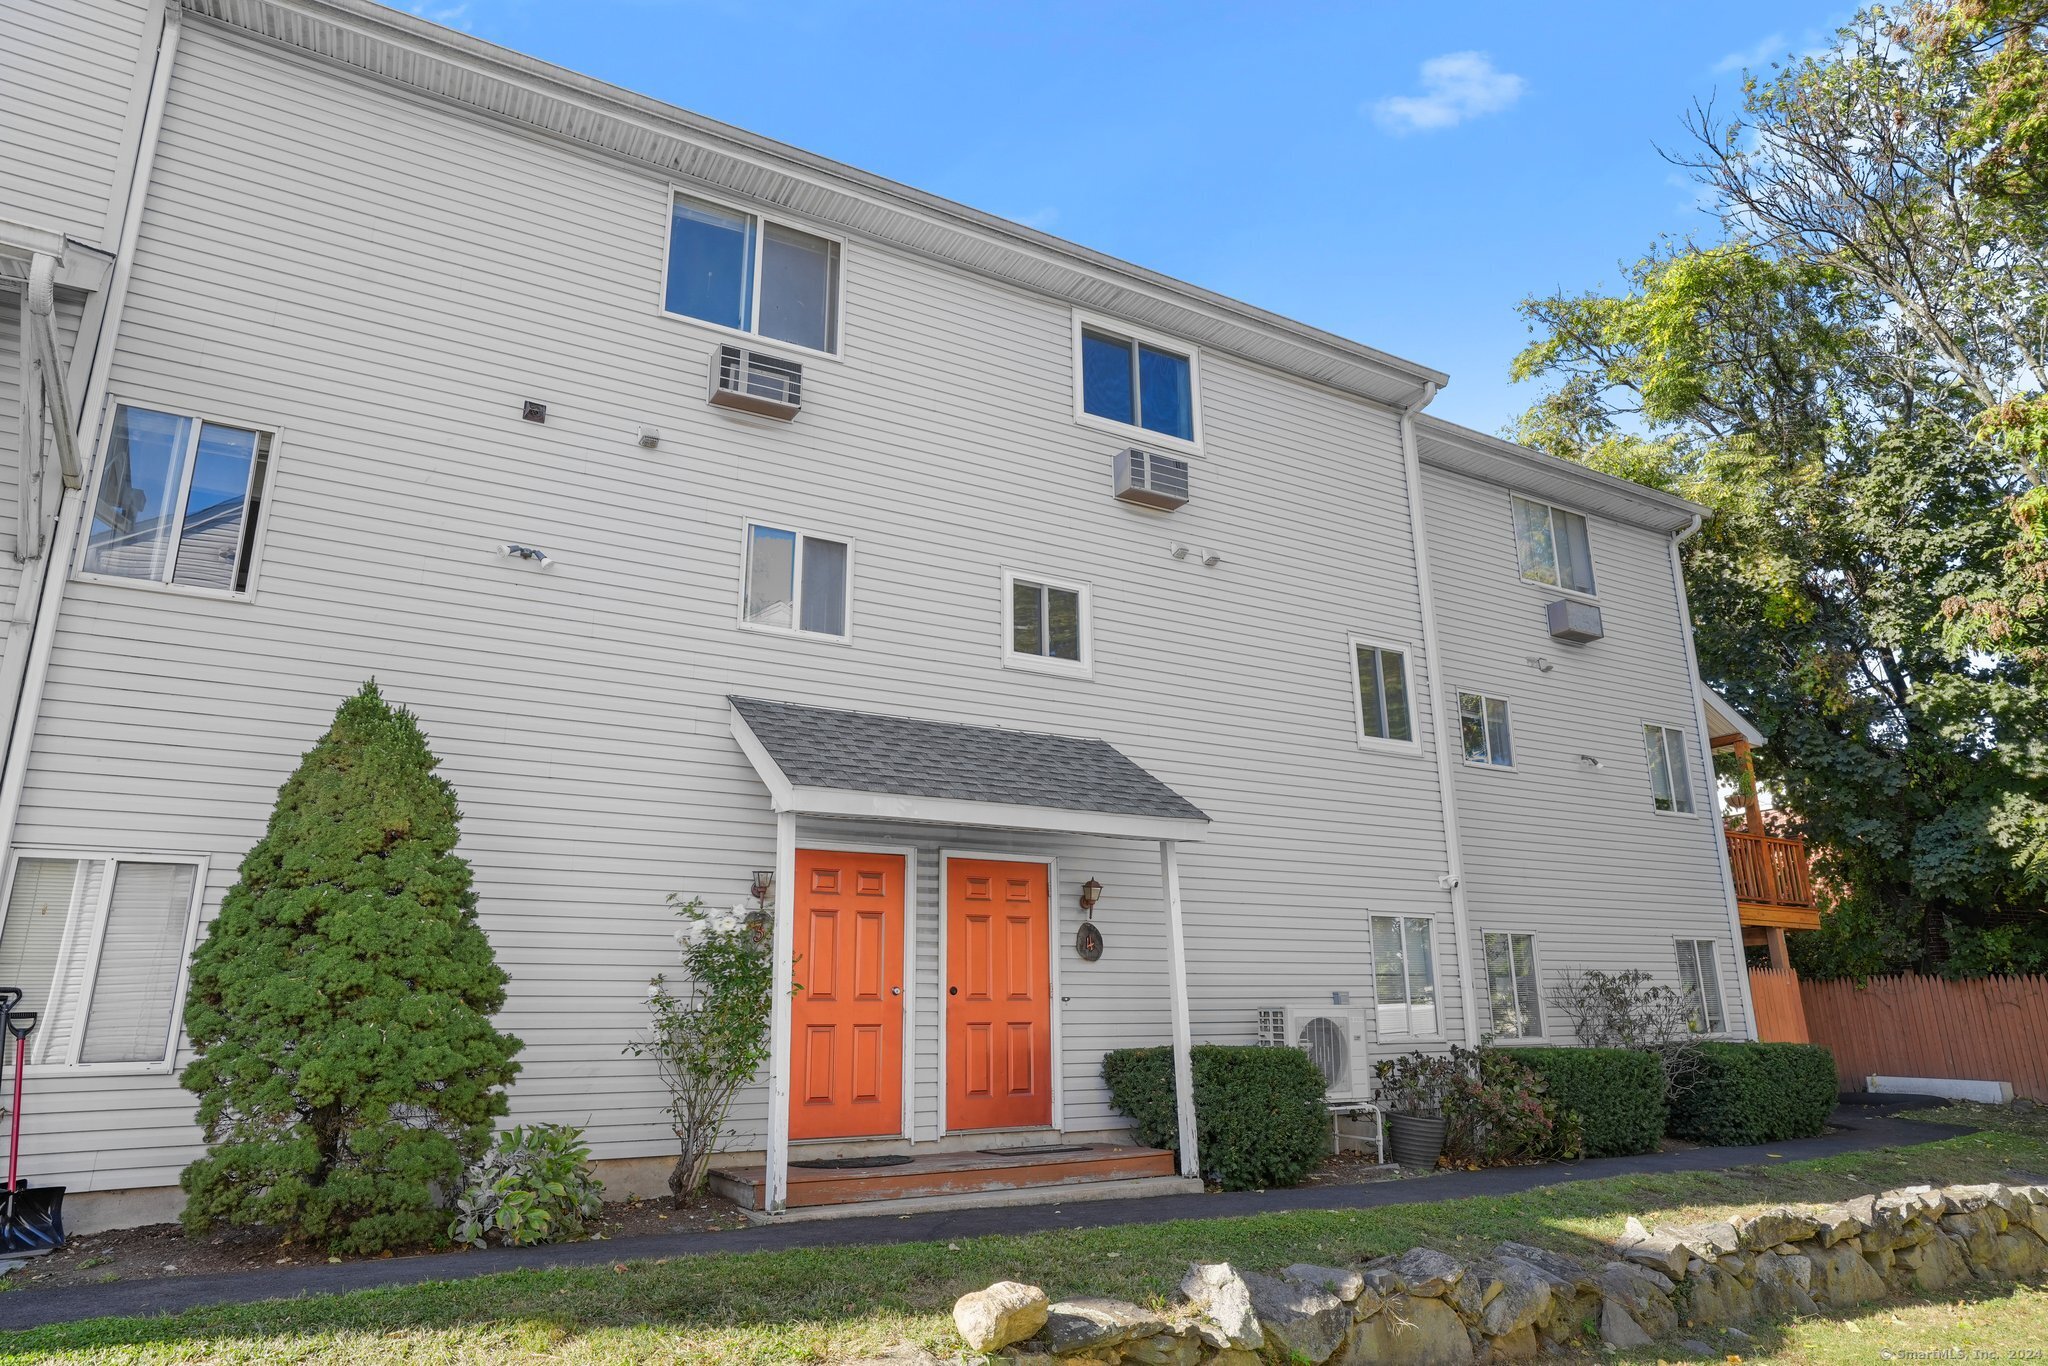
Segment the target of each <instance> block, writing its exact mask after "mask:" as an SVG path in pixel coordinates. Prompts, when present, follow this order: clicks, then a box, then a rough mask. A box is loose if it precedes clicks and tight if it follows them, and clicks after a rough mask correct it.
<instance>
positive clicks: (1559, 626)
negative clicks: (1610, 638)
mask: <svg viewBox="0 0 2048 1366" xmlns="http://www.w3.org/2000/svg"><path fill="white" fill-rule="evenodd" d="M1543 610H1544V612H1545V613H1546V617H1545V620H1546V622H1547V623H1548V625H1549V627H1550V634H1551V637H1552V638H1553V639H1556V640H1568V641H1570V642H1571V643H1572V644H1574V645H1585V644H1588V643H1590V642H1592V641H1595V640H1598V639H1600V638H1601V637H1602V636H1604V635H1606V634H1607V632H1606V630H1605V628H1603V627H1602V626H1601V624H1600V609H1599V608H1598V607H1595V606H1594V605H1593V604H1592V603H1590V602H1576V601H1573V600H1572V599H1570V598H1559V599H1558V600H1557V601H1555V602H1553V603H1551V604H1549V605H1548V606H1547V607H1545V608H1544V609H1543Z"/></svg>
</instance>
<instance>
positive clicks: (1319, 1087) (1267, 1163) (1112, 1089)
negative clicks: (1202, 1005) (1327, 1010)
mask: <svg viewBox="0 0 2048 1366" xmlns="http://www.w3.org/2000/svg"><path fill="white" fill-rule="evenodd" d="M1193 1054H1194V1056H1193V1062H1194V1070H1195V1144H1196V1147H1197V1148H1198V1150H1199V1151H1200V1154H1201V1159H1202V1171H1203V1173H1204V1174H1205V1175H1207V1176H1208V1177H1209V1178H1210V1179H1211V1180H1213V1181H1215V1182H1216V1183H1217V1184H1219V1185H1221V1186H1222V1187H1223V1188H1224V1189H1225V1190H1264V1189H1266V1188H1268V1187H1272V1186H1292V1185H1294V1184H1295V1183H1296V1182H1298V1181H1300V1180H1301V1179H1302V1178H1303V1177H1304V1176H1307V1175H1308V1173H1309V1172H1310V1171H1311V1170H1312V1169H1313V1168H1314V1167H1315V1165H1316V1163H1317V1162H1319V1161H1321V1160H1322V1157H1323V1154H1324V1153H1325V1152H1327V1151H1328V1139H1329V1132H1330V1120H1329V1115H1328V1114H1327V1113H1326V1112H1325V1110H1324V1108H1323V1074H1322V1073H1321V1072H1319V1071H1317V1070H1316V1065H1315V1064H1314V1063H1313V1062H1311V1061H1309V1056H1308V1054H1306V1053H1304V1052H1302V1051H1301V1050H1300V1049H1297V1048H1271V1047H1264V1046H1260V1045H1237V1046H1228V1045H1223V1044H1197V1045H1196V1046H1195V1048H1194V1050H1193ZM1102 1079H1103V1081H1105V1082H1107V1083H1108V1084H1109V1095H1110V1100H1111V1101H1112V1102H1113V1103H1114V1104H1115V1105H1116V1108H1117V1109H1119V1110H1121V1111H1123V1112H1124V1113H1125V1114H1127V1115H1129V1116H1130V1117H1131V1118H1132V1119H1133V1120H1135V1121H1136V1122H1137V1140H1138V1142H1140V1143H1144V1144H1147V1145H1148V1146H1151V1147H1154V1148H1166V1149H1169V1150H1171V1151H1173V1152H1176V1153H1177V1152H1179V1150H1180V1121H1179V1118H1178V1116H1177V1115H1176V1113H1175V1110H1174V1089H1173V1050H1172V1049H1170V1048H1120V1049H1117V1050H1116V1051H1114V1052H1111V1053H1105V1054H1104V1055H1103V1058H1102Z"/></svg>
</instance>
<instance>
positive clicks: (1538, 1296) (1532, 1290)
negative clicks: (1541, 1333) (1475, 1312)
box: [1479, 1258, 1552, 1338]
mask: <svg viewBox="0 0 2048 1366" xmlns="http://www.w3.org/2000/svg"><path fill="white" fill-rule="evenodd" d="M1494 1275H1495V1276H1497V1277H1498V1278H1499V1280H1500V1293H1499V1294H1497V1295H1494V1296H1492V1297H1491V1298H1490V1299H1488V1300H1487V1302H1486V1306H1485V1307H1484V1308H1483V1309H1482V1310H1481V1311H1480V1314H1479V1328H1480V1331H1481V1332H1483V1333H1485V1334H1486V1335H1487V1336H1488V1337H1494V1338H1504V1337H1508V1336H1511V1335H1513V1334H1515V1333H1519V1332H1521V1331H1522V1330H1523V1329H1525V1328H1526V1329H1528V1330H1530V1332H1531V1333H1532V1334H1533V1332H1534V1331H1535V1327H1536V1325H1537V1324H1538V1323H1540V1322H1542V1321H1543V1319H1544V1317H1545V1316H1546V1315H1547V1314H1548V1313H1549V1312H1550V1301H1551V1294H1552V1291H1551V1283H1550V1277H1549V1276H1548V1275H1546V1274H1544V1273H1543V1272H1542V1271H1540V1270H1538V1269H1537V1268H1535V1267H1533V1266H1530V1265H1529V1264H1528V1263H1527V1262H1521V1261H1516V1260H1513V1259H1512V1258H1511V1259H1509V1260H1507V1261H1504V1262H1502V1263H1500V1265H1499V1266H1498V1267H1497V1268H1495V1270H1494Z"/></svg>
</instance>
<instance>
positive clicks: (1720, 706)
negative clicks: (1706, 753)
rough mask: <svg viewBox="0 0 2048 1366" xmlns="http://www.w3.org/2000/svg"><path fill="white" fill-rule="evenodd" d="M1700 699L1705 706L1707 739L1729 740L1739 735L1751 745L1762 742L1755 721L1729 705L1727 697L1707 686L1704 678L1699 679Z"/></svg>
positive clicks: (1760, 732)
mask: <svg viewBox="0 0 2048 1366" xmlns="http://www.w3.org/2000/svg"><path fill="white" fill-rule="evenodd" d="M1700 701H1701V702H1703V703H1704V704H1705V705H1706V708H1707V732H1708V734H1707V739H1708V740H1709V741H1720V740H1729V739H1733V738H1734V737H1736V736H1740V737H1741V738H1742V739H1744V740H1745V741H1747V742H1748V743H1750V744H1752V745H1761V744H1763V743H1764V733H1763V732H1762V731H1760V730H1758V729H1757V728H1756V723H1755V722H1754V721H1752V720H1750V719H1749V718H1748V717H1747V716H1744V715H1743V714H1742V713H1741V712H1739V711H1737V710H1735V708H1733V707H1731V706H1729V705H1728V699H1727V698H1725V697H1723V696H1721V694H1720V693H1718V692H1715V691H1714V690H1713V689H1712V688H1710V687H1708V686H1707V681H1706V680H1705V679H1704V678H1703V679H1701V680H1700Z"/></svg>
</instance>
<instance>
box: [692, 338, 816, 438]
mask: <svg viewBox="0 0 2048 1366" xmlns="http://www.w3.org/2000/svg"><path fill="white" fill-rule="evenodd" d="M711 402H712V403H713V404H714V405H715V406H717V407H720V408H731V409H733V410H734V411H736V412H742V413H753V414H754V415H755V416H757V417H772V418H774V419H776V420H777V421H779V422H788V421H789V420H790V419H791V418H794V417H795V416H796V415H797V410H798V409H800V408H802V407H803V404H804V368H803V366H801V365H799V364H797V363H796V362H795V361H793V360H781V359H778V358H777V357H775V356H766V355H763V354H762V353H760V352H759V351H749V350H747V349H746V348H745V347H743V346H721V347H719V348H718V350H717V351H716V352H715V353H714V354H713V355H712V358H711Z"/></svg>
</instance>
